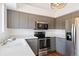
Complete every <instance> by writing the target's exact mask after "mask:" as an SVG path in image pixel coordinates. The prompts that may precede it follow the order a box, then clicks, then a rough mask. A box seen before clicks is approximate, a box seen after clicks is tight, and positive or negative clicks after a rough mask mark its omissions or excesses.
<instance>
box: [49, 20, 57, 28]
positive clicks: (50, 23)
mask: <svg viewBox="0 0 79 59" xmlns="http://www.w3.org/2000/svg"><path fill="white" fill-rule="evenodd" d="M48 19H49V24H48V25H49V29H55V24H56V23H55V19H54V18H48Z"/></svg>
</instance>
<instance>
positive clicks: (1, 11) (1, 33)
mask: <svg viewBox="0 0 79 59" xmlns="http://www.w3.org/2000/svg"><path fill="white" fill-rule="evenodd" d="M6 14H7V11H6V6H5V5H4V4H3V3H0V43H1V42H3V40H6V39H7V38H8V32H7V24H6V23H7V17H6V16H7V15H6Z"/></svg>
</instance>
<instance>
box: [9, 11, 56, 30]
mask: <svg viewBox="0 0 79 59" xmlns="http://www.w3.org/2000/svg"><path fill="white" fill-rule="evenodd" d="M36 21H38V22H46V23H48V28H49V29H54V28H55V19H53V18H51V17H46V16H40V15H34V14H28V13H23V12H18V11H13V10H8V11H7V27H8V28H20V29H35V22H36Z"/></svg>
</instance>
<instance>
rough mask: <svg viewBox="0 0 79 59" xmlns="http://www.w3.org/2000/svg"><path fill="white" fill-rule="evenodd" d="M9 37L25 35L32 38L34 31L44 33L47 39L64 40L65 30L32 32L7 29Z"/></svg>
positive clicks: (30, 30)
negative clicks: (58, 38)
mask: <svg viewBox="0 0 79 59" xmlns="http://www.w3.org/2000/svg"><path fill="white" fill-rule="evenodd" d="M8 31H9V34H10V35H26V36H34V32H36V31H45V33H46V36H47V37H56V36H57V37H62V38H65V30H62V29H48V30H32V29H8Z"/></svg>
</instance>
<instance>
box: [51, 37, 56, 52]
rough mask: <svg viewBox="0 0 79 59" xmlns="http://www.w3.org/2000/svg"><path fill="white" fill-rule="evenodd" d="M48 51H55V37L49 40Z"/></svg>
mask: <svg viewBox="0 0 79 59" xmlns="http://www.w3.org/2000/svg"><path fill="white" fill-rule="evenodd" d="M50 39H51V40H50V51H55V50H56V39H55V37H51V38H50Z"/></svg>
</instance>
